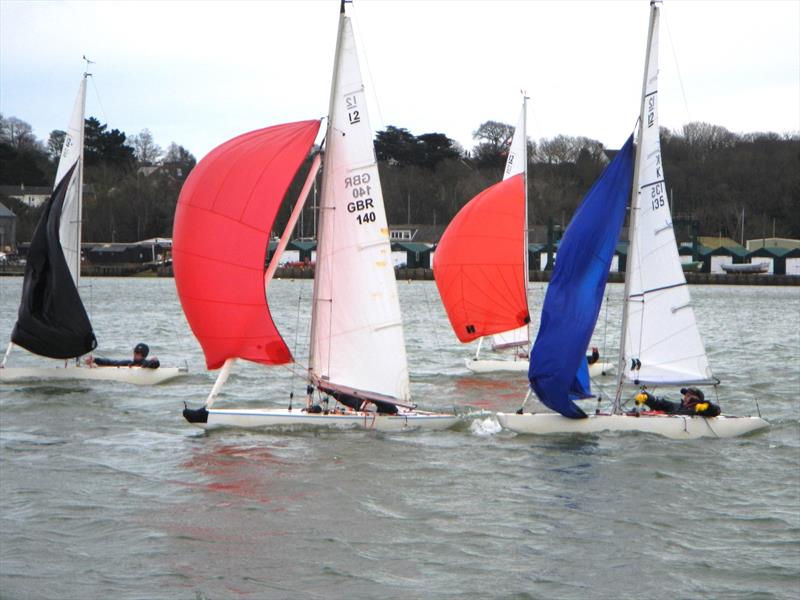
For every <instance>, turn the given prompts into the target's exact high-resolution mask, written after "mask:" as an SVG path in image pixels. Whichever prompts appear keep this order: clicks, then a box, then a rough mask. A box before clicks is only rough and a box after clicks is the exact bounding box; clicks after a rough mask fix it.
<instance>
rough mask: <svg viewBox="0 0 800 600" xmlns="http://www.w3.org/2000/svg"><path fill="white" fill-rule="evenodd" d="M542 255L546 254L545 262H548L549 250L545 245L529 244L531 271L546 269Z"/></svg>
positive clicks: (529, 267) (529, 265) (529, 266)
mask: <svg viewBox="0 0 800 600" xmlns="http://www.w3.org/2000/svg"><path fill="white" fill-rule="evenodd" d="M542 253H544V261H545V262H547V248H546V245H545V244H528V270H529V271H541V270H543V268H544V267H543V265H542V262H541V260H542V258H541V257H542Z"/></svg>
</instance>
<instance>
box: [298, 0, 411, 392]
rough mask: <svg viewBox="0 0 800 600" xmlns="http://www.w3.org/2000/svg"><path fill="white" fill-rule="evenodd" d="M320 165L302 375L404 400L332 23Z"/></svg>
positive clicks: (386, 281) (342, 25)
mask: <svg viewBox="0 0 800 600" xmlns="http://www.w3.org/2000/svg"><path fill="white" fill-rule="evenodd" d="M325 143H326V148H325V158H324V166H323V182H322V200H321V206H320V222H319V229H318V239H319V241H318V244H317V258H316V270H315V276H314V296H313V301H312V302H313V305H312V323H311V343H310V353H309V376H310V378H311V380H312V382H315V383H316V384H317V385H318V386H319V387H320V389H322V390H339V391H344V393H346V394H352V395H356V396H358V397H360V398H374V399H376V400H386V399H391V400H393V401H395V402H397V403H401V402H406V401H407V400H408V398H409V396H410V391H409V381H408V364H407V360H406V349H405V338H404V334H403V326H402V315H401V313H400V302H399V299H398V294H397V283H396V281H395V273H394V267H393V265H392V261H391V247H390V243H389V227H388V224H387V221H386V211H385V208H384V202H383V192H382V190H381V183H380V177H379V175H378V164H377V160H376V158H375V149H374V146H373V132H372V128H371V126H370V122H369V115H368V111H367V102H366V94H365V89H364V84H363V80H362V76H361V69H360V66H359V61H358V56H357V51H356V45H355V38H354V36H353V27H352V23H351V20H350V18H349V17H348V16H347V14H346V13H344V12H343V13H342V14H341V15H340V20H339V35H338V38H337V44H336V56H335V58H334V68H333V80H332V83H331V103H330V113H329V121H328V135H327V136H326V142H325Z"/></svg>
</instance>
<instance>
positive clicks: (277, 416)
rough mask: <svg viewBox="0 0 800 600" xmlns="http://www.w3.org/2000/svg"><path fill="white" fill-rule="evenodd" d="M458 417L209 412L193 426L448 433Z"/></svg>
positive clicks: (237, 411) (234, 409)
mask: <svg viewBox="0 0 800 600" xmlns="http://www.w3.org/2000/svg"><path fill="white" fill-rule="evenodd" d="M458 420H459V419H458V417H457V416H455V415H449V414H443V413H428V412H407V413H398V414H396V415H376V414H375V413H363V412H358V413H356V412H348V413H345V414H327V415H325V414H322V413H316V414H309V413H307V412H303V411H302V410H300V409H295V410H292V411H290V410H289V409H286V408H276V409H236V408H230V409H216V408H212V409H210V410H209V411H208V421H207V422H206V423H192V424H193V425H197V426H198V427H202V428H203V429H213V428H217V427H236V428H245V429H252V428H270V427H301V428H304V427H323V428H331V429H374V430H376V431H410V430H415V429H429V430H438V429H447V428H449V427H452V426H453V425H455V423H456V422H457V421H458Z"/></svg>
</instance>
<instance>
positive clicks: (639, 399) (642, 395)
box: [635, 392, 650, 405]
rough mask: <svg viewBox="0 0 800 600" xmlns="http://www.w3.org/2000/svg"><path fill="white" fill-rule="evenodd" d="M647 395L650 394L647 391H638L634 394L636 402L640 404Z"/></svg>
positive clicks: (644, 400)
mask: <svg viewBox="0 0 800 600" xmlns="http://www.w3.org/2000/svg"><path fill="white" fill-rule="evenodd" d="M649 395H650V394H648V393H647V392H639V393H638V394H636V398H635V400H636V404H639V405H641V404H644V403H645V402H647V397H648V396H649Z"/></svg>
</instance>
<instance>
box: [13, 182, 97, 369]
mask: <svg viewBox="0 0 800 600" xmlns="http://www.w3.org/2000/svg"><path fill="white" fill-rule="evenodd" d="M75 168H76V167H75V166H74V167H72V169H70V170H69V172H67V174H66V175H65V176H64V177H63V179H62V180H61V181H60V182H59V184H58V186H57V187H56V189H55V190H54V191H53V195H52V196H50V199H49V200H48V201H47V203H46V204H45V206H44V211H43V212H42V216H41V217H40V218H39V223H38V224H37V225H36V231H34V233H33V239H32V240H31V247H30V250H29V252H28V262H27V264H26V266H25V281H24V282H23V284H22V300H21V301H20V305H19V314H18V316H17V323H16V325H14V330H13V331H12V332H11V341H12V342H14V343H15V344H16V345H17V346H21V347H22V348H25V349H26V350H28V351H30V352H33V353H34V354H39V355H41V356H47V357H50V358H75V357H78V356H81V355H83V354H87V353H89V352H91V351H92V350H94V349H95V348H96V347H97V340H96V339H95V337H94V331H92V324H91V322H90V321H89V316H88V315H87V314H86V309H85V308H84V306H83V303H82V302H81V297H80V294H79V293H78V288H77V287H76V286H75V281H74V280H73V279H72V275H70V272H69V268H68V267H67V261H66V259H65V258H64V251H63V250H62V249H61V242H60V240H59V236H58V228H59V224H60V222H61V210H62V207H63V206H64V199H65V197H66V195H67V190H68V189H69V184H70V181H71V180H72V175H73V173H74V171H75Z"/></svg>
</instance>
